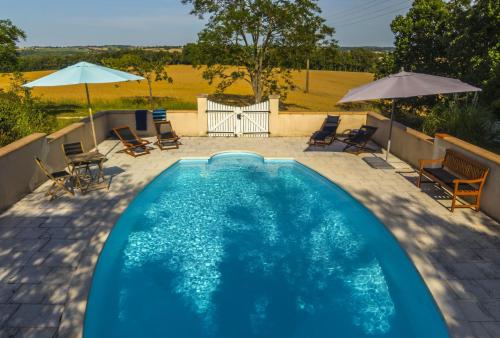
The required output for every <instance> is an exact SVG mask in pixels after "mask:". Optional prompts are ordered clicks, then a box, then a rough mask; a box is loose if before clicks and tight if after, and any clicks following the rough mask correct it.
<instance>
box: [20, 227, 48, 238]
mask: <svg viewBox="0 0 500 338" xmlns="http://www.w3.org/2000/svg"><path fill="white" fill-rule="evenodd" d="M46 232H47V229H44V228H40V227H36V228H34V227H27V228H24V229H23V230H22V231H21V232H20V233H19V234H18V235H17V236H16V238H19V239H37V238H41V237H42V236H43V235H44V234H45V233H46Z"/></svg>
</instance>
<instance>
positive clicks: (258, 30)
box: [183, 0, 334, 102]
mask: <svg viewBox="0 0 500 338" xmlns="http://www.w3.org/2000/svg"><path fill="white" fill-rule="evenodd" d="M183 3H185V4H192V5H193V10H192V13H193V14H195V15H198V16H201V17H203V16H208V17H209V19H208V22H207V24H206V26H205V29H203V30H202V31H201V32H200V33H199V35H198V44H197V46H198V50H199V52H198V55H199V56H201V59H202V60H203V61H205V62H206V63H207V65H208V69H207V70H206V72H205V74H204V75H205V78H206V79H207V80H209V82H210V83H212V82H214V81H215V80H216V79H217V80H220V82H219V85H218V88H217V91H218V92H223V91H224V90H226V89H227V88H228V87H230V86H231V85H232V84H233V83H234V82H236V81H239V80H244V81H246V82H248V83H249V84H250V85H251V87H252V89H253V92H254V96H255V100H256V102H260V101H261V100H262V99H263V97H265V96H267V95H269V94H278V93H279V94H282V95H283V94H284V93H286V91H288V90H290V89H293V87H294V86H293V85H292V80H291V76H290V71H289V68H288V67H290V66H292V67H298V65H299V64H303V63H304V62H305V60H306V58H307V57H308V56H309V55H310V54H311V53H312V51H313V50H314V49H315V48H316V47H317V46H323V45H328V44H331V43H334V41H333V40H332V35H333V33H334V30H333V28H331V27H329V26H327V25H325V20H324V19H323V18H322V17H321V16H320V13H321V10H320V8H319V6H318V5H317V2H316V1H314V0H236V1H234V0H184V1H183ZM299 60H300V61H301V62H299ZM224 65H236V66H237V67H240V68H241V69H240V70H238V71H236V72H230V73H229V72H228V67H226V66H224Z"/></svg>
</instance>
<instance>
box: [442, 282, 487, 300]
mask: <svg viewBox="0 0 500 338" xmlns="http://www.w3.org/2000/svg"><path fill="white" fill-rule="evenodd" d="M448 284H449V285H450V286H451V288H452V289H453V291H454V292H455V294H456V295H457V297H458V298H459V299H479V300H481V299H486V300H488V299H491V295H490V293H488V292H487V291H485V290H484V288H483V287H482V286H481V284H479V283H478V282H477V281H475V280H458V279H456V280H448Z"/></svg>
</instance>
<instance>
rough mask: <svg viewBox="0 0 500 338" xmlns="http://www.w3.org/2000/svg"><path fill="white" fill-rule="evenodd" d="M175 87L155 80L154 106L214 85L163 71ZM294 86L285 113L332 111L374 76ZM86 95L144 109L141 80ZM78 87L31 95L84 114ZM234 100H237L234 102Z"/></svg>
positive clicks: (184, 72) (191, 105)
mask: <svg viewBox="0 0 500 338" xmlns="http://www.w3.org/2000/svg"><path fill="white" fill-rule="evenodd" d="M168 71H169V74H170V75H171V76H172V77H173V79H174V83H172V84H168V83H166V82H155V83H154V85H153V95H154V96H155V97H157V101H158V103H157V105H158V106H162V107H165V108H168V109H196V96H197V95H198V94H202V93H206V94H212V93H214V91H215V86H213V85H212V86H210V85H208V83H207V81H205V80H203V78H202V76H201V74H202V70H199V69H195V68H193V67H191V66H186V65H173V66H169V67H168ZM50 73H51V71H38V72H28V73H26V74H25V77H26V78H27V79H28V80H34V79H37V78H39V77H42V76H45V75H47V74H50ZM293 76H294V77H295V80H296V84H297V85H298V88H297V89H296V90H295V91H293V92H290V93H289V95H288V98H287V100H286V102H284V109H288V110H291V111H335V110H339V108H338V107H335V103H336V102H337V101H338V100H339V99H340V98H341V97H342V96H343V95H344V94H345V93H347V91H348V90H349V89H351V88H354V87H357V86H359V85H362V84H364V83H367V82H370V81H372V80H373V74H370V73H354V72H332V71H311V82H310V92H309V93H307V94H306V93H304V92H303V85H304V83H305V72H304V71H303V72H294V74H293ZM8 86H9V76H8V75H5V74H4V75H0V88H3V89H6V88H8ZM89 88H90V95H91V98H92V104H93V107H94V110H95V111H98V110H104V109H135V108H147V107H148V104H147V95H148V89H147V84H146V82H145V81H142V82H127V83H117V84H99V85H90V86H89ZM84 93H85V92H84V88H83V86H82V85H76V86H64V87H45V88H35V89H34V90H33V94H34V95H35V96H37V97H40V98H42V99H43V100H44V101H49V102H51V103H52V105H51V110H52V112H53V113H54V114H55V115H57V116H79V115H82V114H83V115H85V96H84V95H85V94H84ZM227 94H229V95H228V97H230V98H246V99H248V98H249V97H250V96H251V95H252V91H251V88H250V86H249V85H248V84H247V83H245V82H242V81H240V82H238V83H236V84H235V85H233V86H232V87H231V88H229V90H228V91H227ZM236 101H237V100H236Z"/></svg>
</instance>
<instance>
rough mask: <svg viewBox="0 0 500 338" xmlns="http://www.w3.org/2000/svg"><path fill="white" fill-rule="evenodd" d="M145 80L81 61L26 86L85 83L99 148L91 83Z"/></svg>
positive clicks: (91, 123) (93, 134) (93, 130)
mask: <svg viewBox="0 0 500 338" xmlns="http://www.w3.org/2000/svg"><path fill="white" fill-rule="evenodd" d="M140 80H144V78H143V77H142V76H137V75H134V74H130V73H127V72H122V71H120V70H116V69H111V68H107V67H103V66H99V65H95V64H93V63H89V62H79V63H77V64H74V65H72V66H69V67H66V68H64V69H61V70H59V71H57V72H55V73H52V74H49V75H47V76H44V77H42V78H40V79H37V80H35V81H32V82H29V83H27V84H25V85H24V87H28V88H33V87H56V86H69V85H75V84H84V85H85V93H86V94H87V105H88V109H89V115H90V125H91V126H92V136H93V137H94V144H95V148H96V150H97V138H96V135H95V127H94V119H93V118H92V107H91V106H90V95H89V87H88V85H89V84H91V83H95V84H98V83H113V82H126V81H140Z"/></svg>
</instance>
